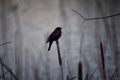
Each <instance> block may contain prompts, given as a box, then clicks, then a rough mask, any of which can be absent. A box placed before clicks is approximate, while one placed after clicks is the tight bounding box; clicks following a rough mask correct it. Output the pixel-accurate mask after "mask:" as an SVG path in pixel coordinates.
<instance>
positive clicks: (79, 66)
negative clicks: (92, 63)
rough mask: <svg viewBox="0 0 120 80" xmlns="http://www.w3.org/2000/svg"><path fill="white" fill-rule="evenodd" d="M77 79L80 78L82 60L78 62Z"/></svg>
mask: <svg viewBox="0 0 120 80" xmlns="http://www.w3.org/2000/svg"><path fill="white" fill-rule="evenodd" d="M78 80H82V62H79V64H78Z"/></svg>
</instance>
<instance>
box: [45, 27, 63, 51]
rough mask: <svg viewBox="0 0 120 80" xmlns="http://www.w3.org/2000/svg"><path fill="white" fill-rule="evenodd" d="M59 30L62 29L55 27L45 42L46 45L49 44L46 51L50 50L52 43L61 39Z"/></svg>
mask: <svg viewBox="0 0 120 80" xmlns="http://www.w3.org/2000/svg"><path fill="white" fill-rule="evenodd" d="M61 29H62V28H61V27H57V28H56V29H55V30H54V31H53V32H52V33H51V34H50V36H49V37H48V39H47V41H46V43H48V42H49V48H48V51H49V50H50V48H51V45H52V43H53V41H57V40H58V39H59V38H60V37H61V34H62V32H61Z"/></svg>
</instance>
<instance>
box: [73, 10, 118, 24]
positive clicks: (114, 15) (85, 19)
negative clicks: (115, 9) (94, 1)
mask: <svg viewBox="0 0 120 80" xmlns="http://www.w3.org/2000/svg"><path fill="white" fill-rule="evenodd" d="M72 10H73V11H74V12H75V13H77V14H78V15H79V16H80V17H82V19H83V20H84V21H88V20H97V19H107V18H112V17H116V16H120V13H117V14H113V15H109V16H103V17H95V18H85V17H84V16H82V15H81V14H80V13H79V12H77V11H76V10H74V9H72ZM84 21H83V22H84Z"/></svg>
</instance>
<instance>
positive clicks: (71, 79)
mask: <svg viewBox="0 0 120 80" xmlns="http://www.w3.org/2000/svg"><path fill="white" fill-rule="evenodd" d="M75 78H76V77H72V78H69V76H67V80H74V79H75Z"/></svg>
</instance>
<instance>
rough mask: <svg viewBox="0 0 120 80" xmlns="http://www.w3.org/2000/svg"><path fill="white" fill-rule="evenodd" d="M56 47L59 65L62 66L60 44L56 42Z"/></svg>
mask: <svg viewBox="0 0 120 80" xmlns="http://www.w3.org/2000/svg"><path fill="white" fill-rule="evenodd" d="M56 45H57V51H58V60H59V65H60V66H61V65H62V58H61V54H60V47H59V42H58V41H56Z"/></svg>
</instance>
